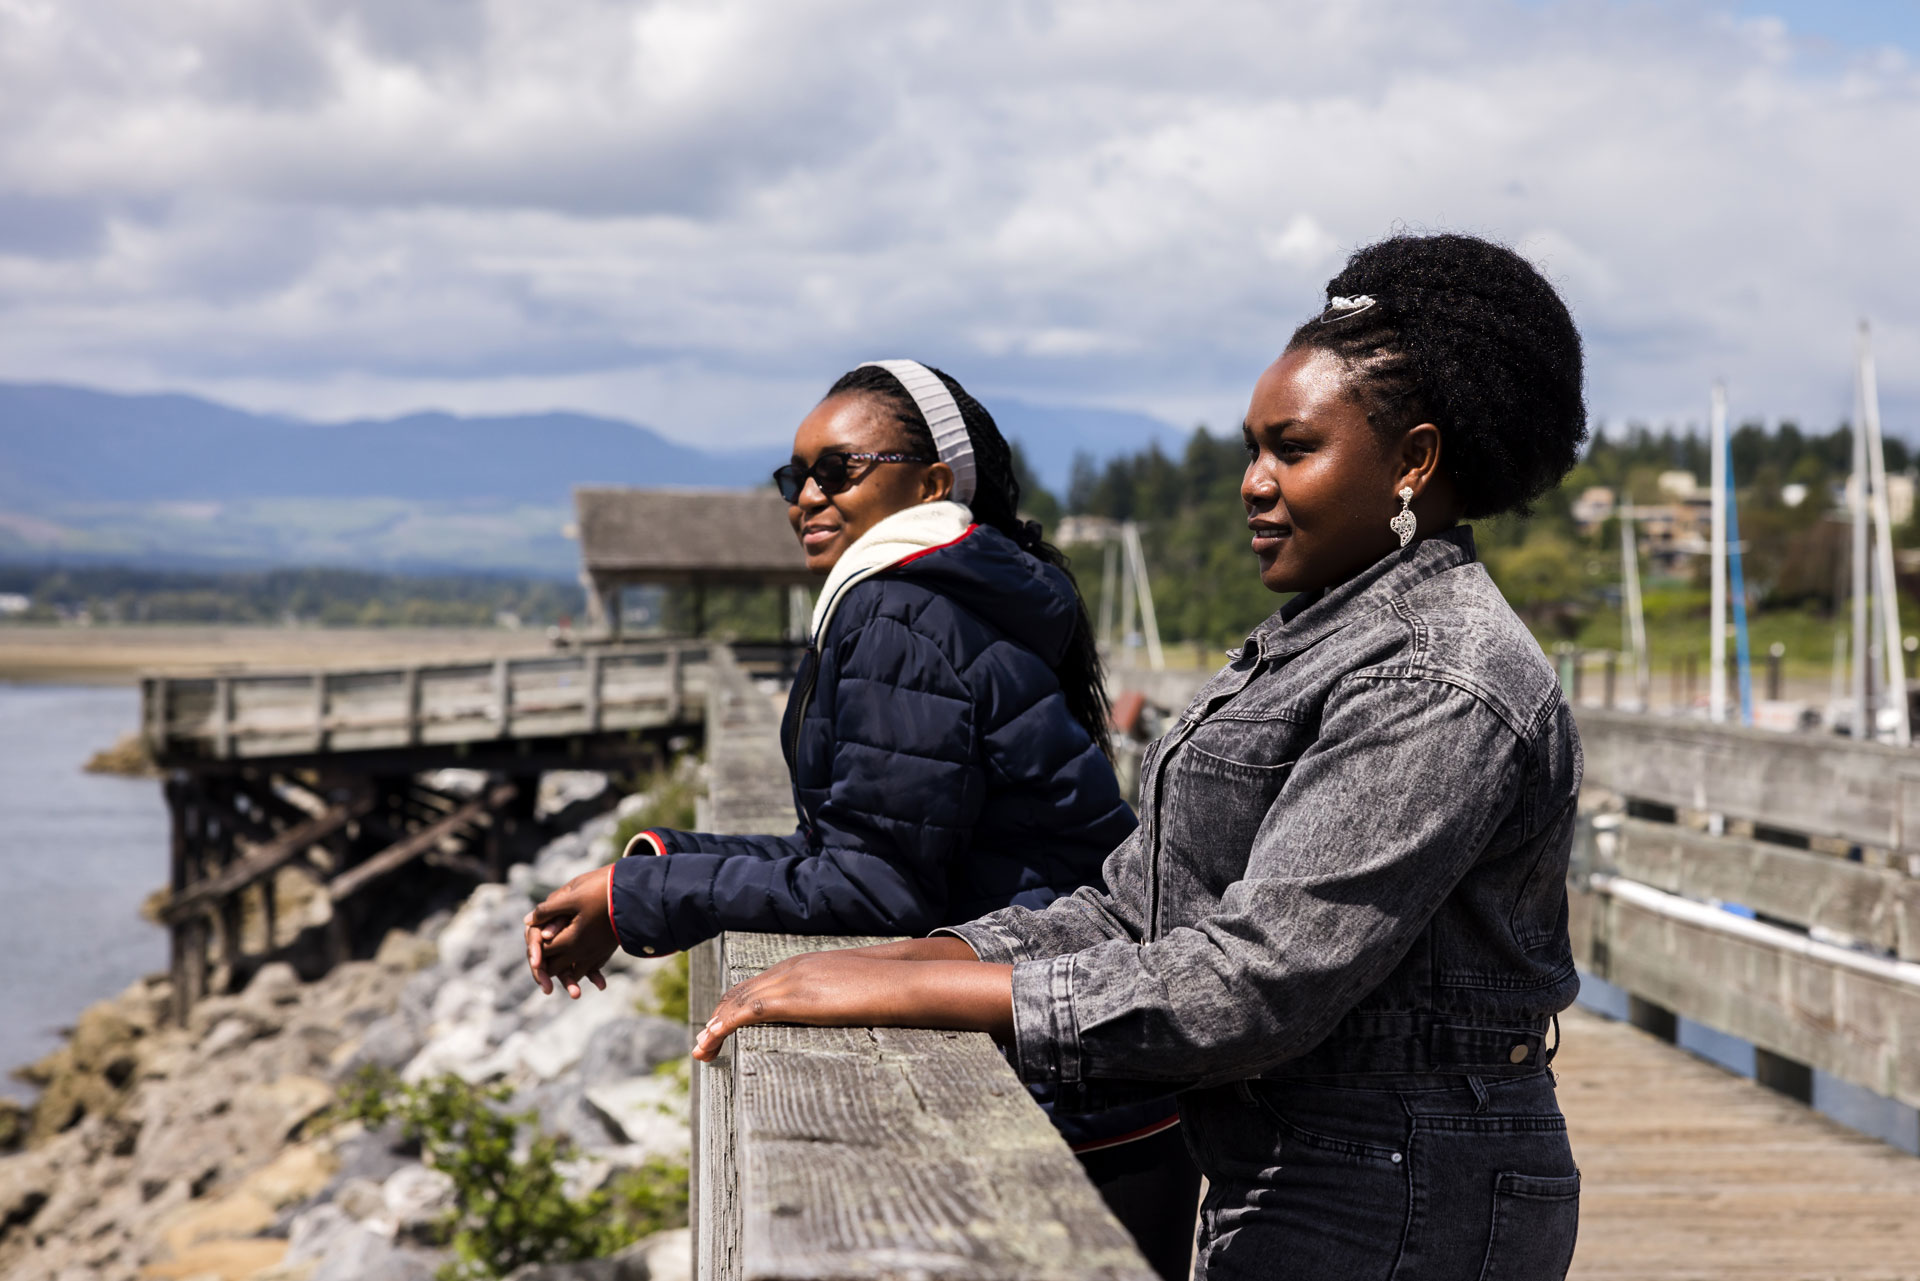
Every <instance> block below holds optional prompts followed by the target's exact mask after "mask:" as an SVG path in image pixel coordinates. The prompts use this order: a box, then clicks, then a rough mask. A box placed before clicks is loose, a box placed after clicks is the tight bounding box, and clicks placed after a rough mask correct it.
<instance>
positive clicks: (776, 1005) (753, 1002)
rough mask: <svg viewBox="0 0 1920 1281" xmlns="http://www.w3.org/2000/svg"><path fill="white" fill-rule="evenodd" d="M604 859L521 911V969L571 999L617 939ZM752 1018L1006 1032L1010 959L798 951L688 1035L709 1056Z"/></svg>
mask: <svg viewBox="0 0 1920 1281" xmlns="http://www.w3.org/2000/svg"><path fill="white" fill-rule="evenodd" d="M612 874H613V869H612V868H611V867H602V868H596V869H594V870H593V871H591V872H583V873H581V874H580V875H579V876H576V877H574V878H573V879H572V880H571V881H568V882H567V883H566V884H565V885H563V886H561V887H560V888H559V889H557V890H555V891H554V892H553V893H551V894H549V895H548V896H547V897H546V898H545V899H544V900H543V901H542V902H541V903H540V905H539V906H537V907H535V908H534V909H533V910H532V911H531V912H529V913H527V915H526V918H525V927H526V941H527V968H528V970H529V971H531V972H532V974H533V981H534V982H535V983H537V984H539V985H540V990H541V991H542V992H544V993H547V994H549V995H551V994H552V992H553V985H554V983H555V982H558V983H560V984H561V985H562V986H563V987H564V988H565V989H566V992H567V995H568V996H569V997H572V998H573V999H575V1000H578V999H579V997H580V992H581V987H582V984H584V983H592V984H593V985H594V986H595V987H598V988H600V989H601V990H603V991H604V990H605V989H606V986H607V980H606V976H605V975H604V974H603V973H602V970H603V968H604V967H605V965H606V963H607V960H608V958H610V957H611V956H612V955H613V953H614V949H615V948H616V947H618V946H619V940H618V939H617V938H616V936H615V935H614V931H613V921H612V919H611V917H610V916H609V915H608V910H607V889H608V878H609V877H611V876H612ZM755 1023H805V1024H812V1025H814V1026H816V1027H937V1028H950V1029H955V1030H959V1031H975V1032H987V1033H989V1034H991V1035H992V1036H993V1037H994V1039H995V1040H997V1041H1001V1042H1002V1043H1005V1042H1006V1041H1009V1040H1011V1039H1012V1035H1013V967H1012V966H1010V965H988V964H983V963H982V962H981V961H979V960H978V959H976V958H975V956H974V954H973V949H972V948H970V947H968V946H967V945H966V944H965V943H963V942H962V941H960V940H959V939H957V938H931V939H907V940H904V941H902V942H898V943H880V944H875V945H873V946H870V947H854V948H839V949H836V950H833V951H827V952H806V953H802V954H801V955H799V956H794V957H789V958H788V959H787V960H784V961H781V962H780V963H779V964H777V965H774V966H771V967H769V968H768V969H766V970H764V971H762V972H761V973H759V974H756V975H754V976H753V977H752V978H750V979H746V980H743V981H742V982H740V983H736V984H735V985H734V986H733V987H732V988H731V989H730V990H729V991H728V992H727V994H726V995H725V996H723V997H721V998H720V1004H719V1005H717V1006H715V1007H714V1011H713V1017H712V1018H711V1019H709V1020H708V1021H707V1025H706V1026H705V1027H703V1028H702V1029H701V1030H700V1032H699V1034H698V1035H697V1036H696V1037H695V1038H694V1045H693V1057H694V1058H696V1059H700V1060H701V1061H703V1062H711V1061H712V1060H713V1059H714V1058H715V1057H716V1056H717V1055H718V1054H719V1052H720V1047H721V1045H722V1043H723V1042H725V1040H726V1039H727V1037H729V1036H731V1035H732V1034H733V1033H734V1032H735V1031H737V1030H738V1029H740V1028H743V1027H747V1026H750V1025H752V1024H755Z"/></svg>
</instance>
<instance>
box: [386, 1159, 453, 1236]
mask: <svg viewBox="0 0 1920 1281" xmlns="http://www.w3.org/2000/svg"><path fill="white" fill-rule="evenodd" d="M380 1196H381V1199H382V1201H383V1202H384V1203H385V1205H386V1219H387V1221H388V1222H390V1223H392V1224H393V1230H394V1232H395V1234H396V1235H397V1236H399V1237H400V1238H402V1239H403V1240H410V1241H421V1242H427V1243H431V1242H432V1241H434V1240H435V1239H436V1238H437V1237H438V1236H439V1234H440V1230H441V1227H442V1225H443V1224H444V1223H445V1221H446V1217H447V1213H448V1211H450V1210H452V1209H453V1205H454V1190H453V1180H452V1179H451V1178H449V1177H448V1176H447V1175H445V1174H443V1173H441V1172H440V1171H439V1170H430V1169H428V1168H427V1167H426V1166H424V1165H407V1166H402V1167H401V1168H400V1169H398V1170H395V1171H394V1172H393V1174H392V1176H391V1177H389V1178H388V1179H387V1181H386V1183H385V1184H384V1185H382V1187H381V1189H380Z"/></svg>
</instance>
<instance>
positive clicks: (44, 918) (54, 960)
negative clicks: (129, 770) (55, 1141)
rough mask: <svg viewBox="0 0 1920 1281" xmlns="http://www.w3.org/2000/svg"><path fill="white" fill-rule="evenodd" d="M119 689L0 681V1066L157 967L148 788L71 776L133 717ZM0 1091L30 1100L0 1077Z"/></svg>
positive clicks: (160, 957) (161, 829)
mask: <svg viewBox="0 0 1920 1281" xmlns="http://www.w3.org/2000/svg"><path fill="white" fill-rule="evenodd" d="M138 712H139V694H138V693H137V691H135V690H133V689H128V688H119V687H75V686H60V685H12V684H7V683H5V682H0V901H4V902H5V904H6V916H5V920H6V936H5V937H6V942H5V944H4V946H5V949H6V961H5V963H4V964H0V974H4V975H5V981H4V982H0V1069H4V1070H5V1071H8V1072H10V1071H11V1069H13V1068H14V1067H17V1066H19V1065H20V1064H22V1063H27V1062H30V1061H32V1060H34V1059H37V1058H39V1057H40V1056H41V1055H43V1054H45V1053H46V1052H47V1051H49V1050H51V1049H54V1048H55V1047H56V1046H57V1045H58V1044H59V1032H60V1029H61V1028H63V1027H68V1026H71V1025H72V1023H73V1020H74V1017H75V1016H76V1015H77V1014H79V1012H80V1011H81V1009H83V1008H84V1007H85V1006H87V1005H88V1004H89V1003H91V1002H93V1001H97V1000H100V999H101V998H103V997H108V996H112V995H114V994H115V993H117V992H119V991H120V990H121V989H122V988H124V987H126V986H127V984H129V983H131V982H132V981H133V980H134V979H137V978H139V977H140V976H141V975H143V974H148V973H152V972H154V971H157V970H163V969H165V968H166V964H167V943H166V935H165V934H164V933H163V932H162V931H161V930H160V929H159V928H158V927H156V926H153V925H150V924H148V923H147V922H146V921H144V920H142V919H141V918H140V914H139V908H140V902H141V900H142V899H144V898H145V897H146V896H147V894H148V893H149V892H150V891H152V890H153V889H155V888H156V887H158V886H160V885H162V884H164V883H165V882H166V878H167V810H166V803H165V802H164V801H163V800H162V799H161V796H160V784H159V783H158V782H157V781H155V780H153V779H125V778H115V777H109V776H105V775H98V774H88V773H84V772H83V771H82V770H81V768H80V767H81V766H82V765H84V764H85V763H86V760H87V757H89V756H90V755H92V754H93V753H94V752H95V751H98V750H99V749H100V748H102V747H108V746H111V745H112V744H113V743H114V742H115V741H116V740H118V739H119V738H120V736H121V735H123V734H126V733H129V732H131V731H132V730H133V729H134V728H135V727H136V724H137V721H138ZM0 1093H3V1094H9V1095H12V1096H14V1097H16V1098H23V1099H24V1098H28V1097H30V1096H31V1094H32V1091H31V1090H30V1089H29V1088H28V1087H26V1086H25V1085H22V1084H20V1083H19V1082H17V1081H14V1080H13V1079H12V1078H11V1077H10V1076H5V1077H0Z"/></svg>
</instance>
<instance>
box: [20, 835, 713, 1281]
mask: <svg viewBox="0 0 1920 1281" xmlns="http://www.w3.org/2000/svg"><path fill="white" fill-rule="evenodd" d="M638 801H639V798H629V802H628V805H627V806H626V807H623V808H628V807H631V806H632V805H633V804H634V803H637V802H638ZM617 820H618V813H617V812H616V813H615V814H609V815H605V816H603V817H601V818H598V819H595V820H593V821H592V822H590V823H588V824H587V825H586V826H585V827H583V828H582V829H581V830H580V831H578V832H575V833H571V834H569V835H566V836H563V837H561V838H559V839H558V840H556V841H554V842H552V843H551V844H549V845H548V846H547V847H546V848H545V849H544V850H543V851H542V852H541V854H540V855H539V857H538V858H537V859H536V860H534V861H533V862H532V863H529V864H525V865H522V866H519V867H516V868H514V869H513V873H512V876H511V877H510V878H509V881H508V883H506V884H503V885H482V886H479V887H478V888H476V889H475V890H474V891H473V892H472V894H470V895H469V896H468V897H467V899H466V900H465V902H464V903H462V904H461V905H460V907H459V908H458V909H457V910H456V911H453V912H451V913H442V914H440V915H439V916H438V917H435V918H430V919H428V920H427V921H425V922H423V923H422V924H421V925H420V926H419V928H418V929H416V930H413V931H403V930H395V931H393V932H391V933H390V934H388V935H387V937H386V938H385V940H384V941H383V942H382V943H381V945H380V948H379V950H378V953H377V954H376V955H375V956H374V957H373V958H372V959H371V960H365V961H353V962H349V963H347V964H344V965H341V966H338V967H336V968H335V969H334V970H333V971H332V972H331V973H329V974H328V975H326V976H325V977H324V978H321V979H319V980H317V981H315V982H312V983H304V984H303V983H301V982H300V981H299V979H298V977H297V976H296V975H295V974H294V972H293V970H292V969H291V968H290V967H288V966H285V965H270V966H267V967H266V968H264V969H262V970H261V971H260V972H259V973H258V974H257V975H255V976H254V978H253V980H252V981H251V982H250V983H249V984H248V986H247V987H246V989H245V990H244V991H242V992H240V993H238V994H236V995H232V996H220V997H212V998H209V999H207V1000H205V1001H203V1002H201V1003H200V1004H199V1005H198V1006H197V1007H196V1008H195V1009H194V1011H193V1015H192V1018H191V1020H190V1021H189V1024H188V1026H186V1027H184V1028H181V1027H174V1026H171V1025H169V1024H168V1023H167V1022H166V1021H165V1011H166V1009H167V1008H168V1005H169V1001H170V997H171V992H170V990H169V985H168V983H167V981H166V980H165V979H164V978H150V979H147V980H144V981H142V982H138V983H135V984H134V985H132V986H131V987H129V988H128V989H127V990H126V991H125V992H123V993H122V994H121V995H120V996H118V997H116V998H114V999H112V1000H110V1001H104V1002H101V1003H99V1004H97V1005H94V1006H92V1007H90V1008H89V1009H87V1010H86V1011H85V1013H83V1014H82V1015H81V1016H80V1019H79V1020H78V1022H77V1024H76V1026H75V1029H74V1032H73V1035H72V1036H71V1038H70V1039H69V1041H68V1044H67V1045H66V1046H64V1047H63V1048H62V1049H60V1050H58V1051H56V1052H55V1053H54V1054H52V1055H50V1056H48V1058H46V1059H43V1060H42V1061H41V1062H40V1063H38V1064H35V1065H34V1066H33V1067H32V1068H30V1069H27V1070H26V1071H25V1072H24V1073H23V1075H24V1076H25V1077H26V1078H27V1079H28V1080H30V1081H33V1082H34V1083H35V1084H38V1085H40V1086H41V1091H42V1092H41V1095H40V1098H39V1100H38V1101H37V1102H36V1104H35V1106H34V1108H33V1109H32V1112H31V1114H30V1116H29V1117H20V1118H17V1119H18V1120H19V1121H21V1122H22V1123H23V1125H22V1128H24V1130H25V1133H24V1135H22V1136H21V1137H22V1138H23V1139H24V1142H25V1144H26V1146H25V1149H24V1150H23V1151H19V1152H16V1153H14V1154H12V1155H8V1156H4V1157H0V1276H5V1277H8V1278H10V1279H11V1281H41V1279H43V1278H44V1279H45V1281H80V1279H81V1278H87V1279H89V1281H93V1279H99V1281H135V1279H136V1278H154V1279H159V1281H213V1279H215V1278H218V1279H220V1281H249V1279H251V1281H430V1279H431V1278H432V1277H433V1276H434V1273H435V1271H436V1270H437V1269H438V1268H439V1267H440V1266H441V1265H443V1264H445V1263H447V1262H448V1261H449V1260H450V1259H451V1257H452V1256H451V1255H450V1254H449V1253H448V1251H447V1250H446V1249H445V1248H444V1246H443V1245H441V1244H438V1241H439V1239H440V1236H441V1235H442V1234H441V1233H439V1232H438V1231H437V1226H438V1225H439V1223H440V1222H441V1221H442V1219H443V1218H444V1215H445V1212H446V1210H447V1209H448V1207H449V1206H450V1204H451V1191H452V1190H451V1185H450V1181H449V1180H448V1178H447V1176H446V1175H445V1174H443V1173H442V1172H441V1171H439V1170H436V1169H433V1168H431V1167H430V1166H429V1165H427V1164H425V1163H423V1161H422V1158H421V1156H420V1155H419V1150H418V1147H417V1145H413V1144H409V1143H408V1142H407V1141H405V1140H404V1139H403V1137H402V1136H401V1135H400V1133H399V1131H398V1129H397V1128H395V1127H391V1126H389V1127H384V1128H382V1129H380V1130H368V1129H367V1128H365V1127H364V1126H362V1125H361V1124H359V1123H358V1122H346V1123H338V1122H337V1121H336V1120H335V1119H334V1118H333V1117H331V1116H330V1115H329V1111H330V1109H331V1107H332V1105H333V1104H334V1103H335V1102H336V1100H337V1098H338V1096H339V1089H340V1086H341V1084H342V1083H343V1082H346V1081H348V1080H350V1079H352V1078H353V1077H354V1076H355V1074H356V1073H359V1072H360V1071H362V1070H363V1069H364V1068H367V1067H374V1068H380V1069H386V1070H389V1071H392V1072H395V1073H397V1074H398V1075H399V1077H400V1079H402V1080H404V1081H409V1082H420V1081H424V1080H428V1079H430V1078H434V1077H436V1076H438V1075H440V1074H443V1073H447V1074H452V1075H454V1076H458V1077H459V1078H461V1079H462V1080H465V1081H469V1082H473V1083H495V1084H501V1085H505V1086H508V1087H511V1088H512V1090H513V1098H512V1101H511V1104H510V1105H509V1107H510V1110H513V1111H535V1112H537V1113H538V1118H539V1126H540V1128H541V1129H542V1130H544V1131H546V1132H547V1133H550V1134H557V1135H560V1136H563V1137H564V1138H565V1139H566V1140H568V1142H569V1143H570V1144H571V1149H572V1150H571V1155H570V1158H569V1159H568V1160H567V1161H566V1162H565V1165H564V1171H563V1172H564V1174H565V1175H566V1180H567V1185H568V1188H569V1191H570V1192H571V1193H572V1194H574V1195H579V1194H581V1193H583V1192H585V1191H588V1190H591V1189H593V1188H595V1187H599V1186H601V1185H603V1184H604V1183H605V1182H606V1181H607V1180H608V1179H609V1178H611V1177H612V1176H614V1175H615V1174H617V1173H618V1172H620V1171H623V1170H630V1169H636V1168H638V1167H640V1166H642V1165H643V1164H645V1163H646V1162H647V1161H648V1160H649V1159H650V1158H660V1157H666V1158H669V1159H670V1160H672V1161H674V1162H677V1163H681V1164H684V1162H685V1161H686V1158H687V1123H686V1104H685V1085H684V1082H685V1076H684V1072H676V1071H674V1070H672V1068H671V1065H673V1064H675V1063H676V1062H683V1061H684V1060H685V1056H686V1053H687V1029H686V1025H685V1023H684V1021H682V1020H680V1019H674V1018H663V1017H661V1016H660V1014H659V1013H658V998H657V997H656V995H655V989H656V983H655V978H656V975H657V974H658V973H659V968H660V967H661V966H665V965H672V964H673V962H672V961H671V960H660V961H655V960H646V961H643V960H639V959H637V958H633V957H629V956H626V955H625V954H624V953H618V954H616V955H615V958H614V961H613V963H612V965H611V966H610V967H609V972H608V975H607V979H608V987H607V990H606V991H605V992H589V993H588V994H587V995H586V996H585V997H583V999H581V1000H580V1001H578V1002H573V1001H569V1000H567V999H566V998H565V997H564V996H563V995H559V994H556V995H555V996H551V997H548V996H542V995H541V993H540V992H539V990H538V989H537V988H535V987H534V986H533V984H532V982H531V980H530V979H529V978H528V976H527V972H526V964H525V958H524V953H523V951H522V945H521V932H520V918H521V916H522V915H523V914H524V913H525V912H526V910H527V906H528V904H529V903H530V902H532V901H534V900H536V899H537V898H538V897H540V896H541V895H543V894H544V893H545V892H546V891H547V890H548V889H550V888H552V887H554V886H557V885H559V884H561V883H563V882H565V881H566V880H567V879H569V878H570V877H572V876H574V875H576V874H578V873H579V872H582V871H585V870H587V869H589V868H591V867H593V866H597V865H598V864H600V863H602V862H605V861H606V860H607V859H608V858H610V857H611V856H612V852H613V851H612V848H611V846H612V837H613V830H614V827H615V824H616V822H617ZM663 1068H666V1069H667V1070H664V1071H663V1070H659V1069H663ZM4 1121H5V1118H4V1117H0V1138H3V1137H4ZM689 1266H690V1257H689V1246H688V1241H687V1234H686V1232H685V1230H684V1229H680V1230H675V1231H667V1232H662V1233H659V1234H657V1235H655V1236H653V1237H650V1238H647V1239H644V1240H642V1241H640V1242H638V1243H636V1244H635V1245H633V1246H631V1247H629V1248H627V1249H626V1250H624V1251H622V1252H621V1253H620V1254H619V1255H617V1256H615V1257H614V1258H611V1259H606V1260H597V1261H589V1262H582V1263H573V1264H545V1265H530V1266H529V1267H527V1268H523V1269H521V1270H520V1271H519V1272H516V1273H515V1274H513V1275H514V1276H515V1277H516V1278H519V1279H520V1281H531V1279H532V1278H536V1277H537V1278H542V1279H544V1281H560V1279H561V1278H577V1279H579V1281H589V1279H591V1281H616V1278H617V1279H618V1281H645V1279H646V1278H649V1277H651V1278H656V1279H657V1281H672V1279H674V1278H680V1277H684V1276H686V1275H687V1274H688V1270H689Z"/></svg>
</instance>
